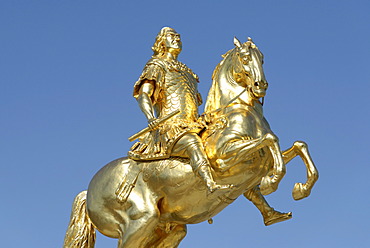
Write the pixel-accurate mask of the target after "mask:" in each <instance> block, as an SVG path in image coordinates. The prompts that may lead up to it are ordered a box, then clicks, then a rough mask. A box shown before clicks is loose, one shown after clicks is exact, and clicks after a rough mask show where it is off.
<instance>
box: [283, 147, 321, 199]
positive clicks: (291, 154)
mask: <svg viewBox="0 0 370 248" xmlns="http://www.w3.org/2000/svg"><path fill="white" fill-rule="evenodd" d="M296 156H300V157H301V159H302V160H303V162H304V164H305V165H306V168H307V181H306V183H304V184H303V183H296V184H295V185H294V188H293V192H292V194H293V198H294V200H301V199H303V198H305V197H307V196H309V195H310V193H311V189H312V187H313V186H314V184H315V183H316V181H317V179H318V178H319V173H318V171H317V169H316V167H315V164H314V162H313V161H312V158H311V156H310V153H309V152H308V146H307V144H306V143H305V142H303V141H296V142H294V144H293V146H292V147H291V148H289V149H288V150H286V151H283V159H284V163H285V164H287V163H288V162H289V161H290V160H292V159H293V158H295V157H296Z"/></svg>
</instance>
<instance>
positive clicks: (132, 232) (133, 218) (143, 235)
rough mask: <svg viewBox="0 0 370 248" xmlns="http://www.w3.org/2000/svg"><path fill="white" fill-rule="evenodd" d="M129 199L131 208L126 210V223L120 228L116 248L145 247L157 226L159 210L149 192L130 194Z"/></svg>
mask: <svg viewBox="0 0 370 248" xmlns="http://www.w3.org/2000/svg"><path fill="white" fill-rule="evenodd" d="M130 198H131V200H130V201H131V203H132V206H131V207H130V208H129V209H128V210H127V217H128V218H127V222H126V223H125V225H121V227H120V229H121V230H120V233H121V237H120V239H119V242H118V248H131V247H132V248H134V247H135V248H136V247H146V244H147V243H148V242H149V241H150V239H151V238H152V236H153V235H154V231H155V229H156V227H157V225H158V222H159V210H158V208H157V205H156V203H155V201H154V199H153V198H152V197H151V192H145V193H144V196H143V195H140V194H132V195H131V196H130Z"/></svg>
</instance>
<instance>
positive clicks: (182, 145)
mask: <svg viewBox="0 0 370 248" xmlns="http://www.w3.org/2000/svg"><path fill="white" fill-rule="evenodd" d="M181 49H182V43H181V39H180V35H179V34H178V33H177V32H176V31H175V30H174V29H172V28H169V27H164V28H162V29H161V31H160V32H159V33H158V35H157V37H156V41H155V43H154V45H153V47H152V50H153V51H154V54H153V56H152V58H151V59H150V60H149V61H148V62H147V64H146V65H145V67H144V69H143V72H142V74H141V76H140V78H139V80H138V81H137V82H136V83H135V86H134V92H133V95H134V97H135V98H136V99H137V101H138V104H139V106H140V109H141V111H142V112H143V113H144V114H145V116H146V118H147V119H148V123H149V125H148V126H149V127H150V128H151V129H152V131H151V132H149V133H147V134H145V135H143V136H142V137H141V138H140V139H139V142H136V143H135V144H134V145H133V146H132V147H131V151H129V157H130V158H132V159H134V160H155V159H164V158H169V157H170V156H176V157H183V158H189V159H190V164H191V166H192V169H193V171H194V173H195V174H197V175H198V176H200V178H202V179H203V180H204V182H205V184H206V185H207V188H208V190H209V191H210V192H213V191H215V190H217V189H226V188H229V187H230V185H219V184H217V183H216V182H215V181H214V180H213V177H212V174H211V170H210V163H209V161H208V158H207V155H206V154H205V152H204V147H203V144H202V140H201V138H200V137H199V135H198V134H199V132H200V131H201V130H202V129H203V128H204V125H203V124H202V122H201V121H199V115H198V106H199V105H200V104H201V103H202V98H201V95H200V94H199V92H198V89H197V84H198V82H199V80H198V76H197V75H196V74H195V73H193V72H192V70H190V69H189V68H188V67H187V66H186V65H185V64H183V63H181V62H179V61H178V60H177V57H178V55H179V54H180V52H181ZM177 110H179V111H180V112H179V113H178V114H176V115H175V116H173V117H172V118H171V119H169V120H167V121H166V122H165V123H163V124H161V125H158V119H161V118H163V117H166V116H168V115H170V114H171V113H173V112H174V111H177ZM157 118H158V119H157Z"/></svg>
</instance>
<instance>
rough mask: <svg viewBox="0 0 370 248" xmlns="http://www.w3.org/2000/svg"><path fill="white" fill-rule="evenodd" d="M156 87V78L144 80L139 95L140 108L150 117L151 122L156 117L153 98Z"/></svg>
mask: <svg viewBox="0 0 370 248" xmlns="http://www.w3.org/2000/svg"><path fill="white" fill-rule="evenodd" d="M154 87H155V81H154V80H144V82H142V84H141V87H140V90H139V95H138V97H137V101H138V103H139V106H140V109H141V111H142V112H143V113H144V115H145V117H146V118H147V119H148V122H151V121H153V120H154V119H155V115H154V108H153V103H152V99H151V97H152V95H153V92H154Z"/></svg>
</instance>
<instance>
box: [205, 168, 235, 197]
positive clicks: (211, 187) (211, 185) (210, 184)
mask: <svg viewBox="0 0 370 248" xmlns="http://www.w3.org/2000/svg"><path fill="white" fill-rule="evenodd" d="M198 174H199V176H200V177H201V178H202V179H203V181H204V182H205V183H206V185H207V188H208V191H209V192H210V193H213V192H215V191H216V190H218V189H230V188H232V185H230V184H226V185H220V184H217V183H216V182H215V181H214V180H213V176H212V173H211V169H210V168H209V166H208V165H202V166H200V167H199V169H198Z"/></svg>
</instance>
